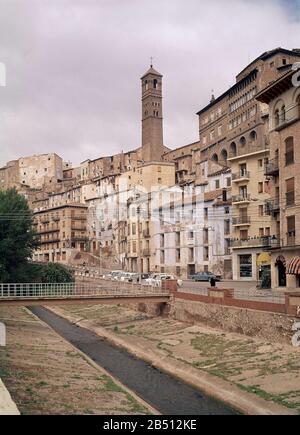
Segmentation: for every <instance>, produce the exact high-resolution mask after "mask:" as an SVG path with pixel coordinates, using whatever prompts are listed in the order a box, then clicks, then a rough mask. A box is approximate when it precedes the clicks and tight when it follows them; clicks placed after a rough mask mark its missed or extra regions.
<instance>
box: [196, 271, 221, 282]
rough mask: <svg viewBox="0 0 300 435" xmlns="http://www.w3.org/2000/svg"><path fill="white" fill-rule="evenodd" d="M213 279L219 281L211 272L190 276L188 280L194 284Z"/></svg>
mask: <svg viewBox="0 0 300 435" xmlns="http://www.w3.org/2000/svg"><path fill="white" fill-rule="evenodd" d="M212 278H213V279H214V280H215V281H221V279H220V277H219V276H216V275H215V274H213V273H212V272H197V273H195V275H190V276H189V279H192V280H193V281H195V282H201V281H203V282H205V281H207V282H209V281H210V280H211V279H212Z"/></svg>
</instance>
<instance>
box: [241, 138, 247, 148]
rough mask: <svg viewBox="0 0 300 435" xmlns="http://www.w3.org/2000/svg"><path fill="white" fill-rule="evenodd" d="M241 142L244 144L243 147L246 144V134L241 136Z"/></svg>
mask: <svg viewBox="0 0 300 435" xmlns="http://www.w3.org/2000/svg"><path fill="white" fill-rule="evenodd" d="M240 144H241V145H242V147H244V146H245V145H246V138H245V137H244V136H242V137H241V139H240Z"/></svg>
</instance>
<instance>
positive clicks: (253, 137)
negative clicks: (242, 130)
mask: <svg viewBox="0 0 300 435" xmlns="http://www.w3.org/2000/svg"><path fill="white" fill-rule="evenodd" d="M249 137H250V140H251V142H255V141H256V139H257V133H256V131H254V130H253V131H251V133H250V135H249Z"/></svg>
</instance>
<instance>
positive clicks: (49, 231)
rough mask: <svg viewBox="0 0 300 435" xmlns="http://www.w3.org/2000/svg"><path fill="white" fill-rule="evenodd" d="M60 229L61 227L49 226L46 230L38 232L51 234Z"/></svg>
mask: <svg viewBox="0 0 300 435" xmlns="http://www.w3.org/2000/svg"><path fill="white" fill-rule="evenodd" d="M59 231H60V229H59V228H48V229H45V230H40V231H37V233H38V234H50V233H56V232H59Z"/></svg>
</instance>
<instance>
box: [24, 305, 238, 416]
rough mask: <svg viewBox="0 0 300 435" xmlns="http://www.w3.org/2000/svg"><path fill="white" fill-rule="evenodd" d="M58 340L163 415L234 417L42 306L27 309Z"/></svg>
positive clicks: (219, 404)
mask: <svg viewBox="0 0 300 435" xmlns="http://www.w3.org/2000/svg"><path fill="white" fill-rule="evenodd" d="M29 309H30V310H31V311H32V313H34V314H35V315H36V316H37V317H39V318H40V319H41V320H42V321H44V322H45V323H47V324H48V325H49V326H50V327H51V328H52V329H53V330H54V331H56V332H57V333H58V334H59V335H60V336H61V337H63V338H64V339H65V340H67V341H69V342H70V343H71V344H72V345H73V346H75V347H76V348H77V349H79V350H81V351H82V352H83V353H85V354H86V355H87V356H89V357H90V358H91V359H92V360H93V361H94V362H95V363H97V364H98V365H99V366H100V367H103V368H104V369H105V370H107V371H108V372H109V373H110V374H111V375H112V376H113V377H115V378H116V379H118V380H119V381H120V382H122V383H123V384H124V385H126V387H128V388H129V389H131V390H132V391H134V392H135V393H136V394H137V395H138V396H139V397H141V398H142V399H143V400H144V401H145V402H147V403H149V404H150V405H151V406H153V407H154V408H155V409H157V410H158V411H159V412H160V413H161V414H163V415H235V414H238V412H236V411H235V410H233V409H231V408H230V407H229V406H226V404H223V403H222V402H219V401H217V400H214V399H213V398H211V397H208V396H206V395H205V394H203V393H201V392H200V391H199V390H197V389H195V388H193V387H191V386H189V385H187V384H185V383H184V382H182V381H179V380H177V379H176V378H173V377H171V376H169V375H168V374H165V373H162V372H160V371H159V370H157V369H156V368H154V367H152V366H151V365H149V364H147V363H146V362H144V361H142V360H140V359H137V358H136V357H134V356H133V355H131V354H129V353H128V352H126V351H125V350H123V349H119V348H117V347H115V346H114V345H112V344H110V343H109V342H108V341H106V340H104V339H102V338H101V337H99V336H98V335H96V334H94V333H93V332H91V331H89V330H87V329H84V328H82V327H79V326H76V325H74V324H72V323H70V322H69V321H68V320H66V319H64V318H62V317H59V316H57V315H56V314H54V313H52V312H51V311H49V310H47V309H46V308H43V307H30V308H29Z"/></svg>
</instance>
